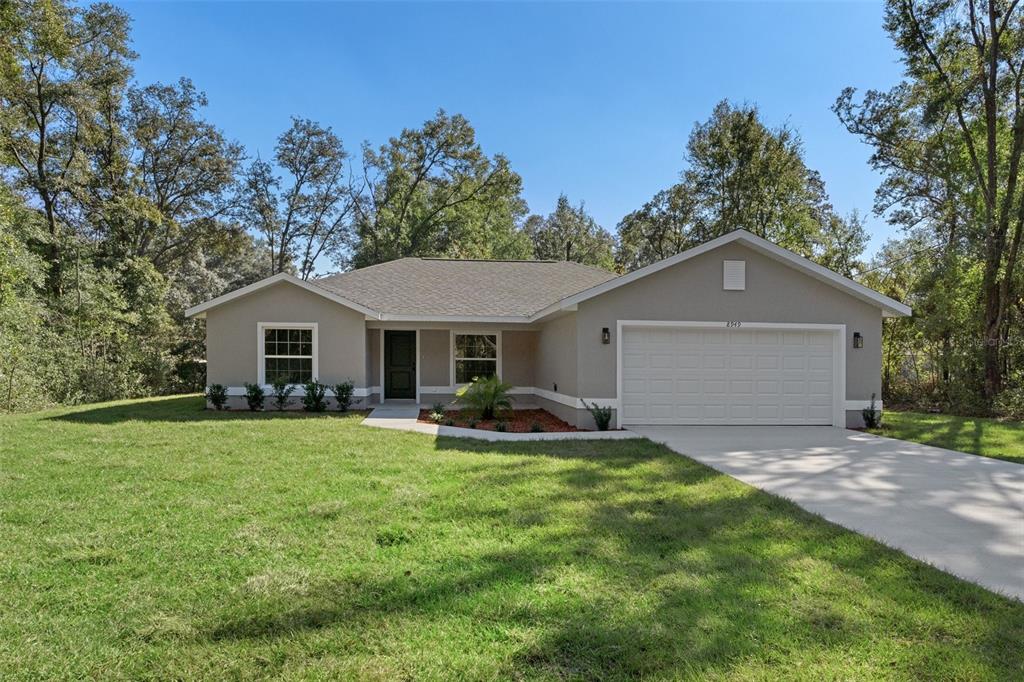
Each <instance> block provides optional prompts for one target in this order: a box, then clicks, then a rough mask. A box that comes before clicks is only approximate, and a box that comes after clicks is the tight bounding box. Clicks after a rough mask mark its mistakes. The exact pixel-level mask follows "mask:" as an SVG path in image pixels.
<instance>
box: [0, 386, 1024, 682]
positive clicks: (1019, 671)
mask: <svg viewBox="0 0 1024 682" xmlns="http://www.w3.org/2000/svg"><path fill="white" fill-rule="evenodd" d="M201 406H202V399H201V398H200V397H195V396H190V397H183V398H168V399H156V400H147V401H135V402H123V403H111V404H105V405H98V406H96V405H94V406H88V407H84V408H77V409H66V410H60V411H52V412H45V413H39V414H33V415H23V416H9V417H0V676H2V677H3V678H4V679H5V680H11V679H31V680H36V679H53V678H94V679H104V680H110V679H118V678H163V679H168V678H173V679H192V678H207V679H217V680H221V679H239V678H245V679H249V678H265V677H281V678H288V679H291V678H320V679H323V678H365V679H388V680H393V679H409V678H417V679H423V678H426V679H430V678H469V679H481V678H483V679H507V678H542V679H543V678H547V679H564V678H578V679H592V678H597V677H601V678H625V677H635V676H643V677H648V678H655V679H664V678H709V679H743V680H755V679H756V680H762V679H763V680H775V679H780V678H781V679H807V680H815V681H818V680H832V679H843V680H855V679H862V680H879V679H935V680H939V679H943V680H945V679H959V680H984V679H988V680H1000V681H1003V680H1011V679H1021V678H1022V677H1024V604H1021V603H1019V602H1013V601H1010V600H1008V599H1005V598H1002V597H999V596H996V595H994V594H992V593H989V592H987V591H985V590H984V589H982V588H980V587H976V586H973V585H970V584H968V583H964V582H961V581H959V580H957V579H955V578H952V577H950V576H948V575H946V574H944V573H941V572H939V571H937V570H934V569H932V568H929V567H928V566H925V565H923V564H921V563H918V562H916V561H914V560H912V559H909V558H908V557H906V556H904V555H902V554H900V553H898V552H895V551H891V550H888V549H886V548H884V547H882V546H880V545H878V544H877V543H875V542H872V541H870V540H868V539H865V538H863V537H861V536H858V535H856V534H853V533H850V532H847V531H845V530H842V529H840V528H838V527H836V526H832V525H830V524H828V523H826V522H824V521H822V520H820V519H818V518H817V517H814V516H812V515H810V514H807V513H804V512H802V511H800V510H799V509H798V508H797V507H795V506H793V505H792V504H789V503H787V502H785V501H783V500H781V499H778V498H775V497H771V496H769V495H767V494H764V493H760V492H758V491H756V490H754V489H753V488H750V487H748V486H745V485H743V484H741V483H739V482H737V481H734V480H733V479H730V478H728V477H726V476H724V475H720V474H717V473H715V472H714V471H712V470H710V469H707V468H705V467H703V466H701V465H699V464H697V463H695V462H693V461H690V460H687V459H685V458H682V457H679V456H677V455H674V454H672V453H671V452H669V451H668V450H666V449H664V448H662V447H660V446H656V445H653V444H651V443H649V442H646V441H617V442H616V441H607V442H585V441H582V442H580V441H578V442H567V443H550V442H548V443H545V442H537V443H522V444H518V443H501V444H494V443H484V442H480V441H465V440H454V439H437V440H435V439H433V438H431V437H428V436H425V435H421V434H412V433H401V432H390V431H379V430H373V429H369V428H366V427H361V426H359V420H360V417H358V416H347V417H342V416H338V415H302V414H285V415H280V414H265V415H250V414H244V413H209V412H204V411H202V410H201ZM890 417H895V415H890ZM897 423H898V422H897Z"/></svg>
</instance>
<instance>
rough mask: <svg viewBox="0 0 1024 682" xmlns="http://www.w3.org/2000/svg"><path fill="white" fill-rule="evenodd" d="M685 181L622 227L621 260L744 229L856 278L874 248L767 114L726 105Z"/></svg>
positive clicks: (692, 150)
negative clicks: (764, 119) (768, 122)
mask: <svg viewBox="0 0 1024 682" xmlns="http://www.w3.org/2000/svg"><path fill="white" fill-rule="evenodd" d="M684 162H685V168H684V170H683V171H682V173H681V174H680V182H679V183H678V184H676V185H673V186H672V187H670V188H668V189H666V190H662V191H661V192H658V193H657V194H656V195H655V196H654V198H653V199H651V200H650V201H649V202H647V203H646V204H644V205H643V206H642V207H641V208H640V209H638V210H637V211H634V212H633V213H630V214H629V215H627V216H626V217H624V218H623V219H622V221H621V222H620V223H619V251H618V255H617V262H618V264H619V267H620V268H622V269H624V270H632V269H635V268H638V267H642V266H644V265H647V264H649V263H652V262H654V261H656V260H660V259H661V258H665V257H666V256H669V255H672V254H673V253H678V252H679V251H681V250H684V249H686V248H690V247H692V246H696V245H698V244H701V243H703V242H706V241H708V240H711V239H714V238H715V237H718V236H721V235H723V234H726V233H728V232H731V231H733V230H735V229H738V228H743V229H745V230H748V231H750V232H752V233H754V234H756V235H758V236H759V237H763V238H765V239H768V240H769V241H772V242H775V243H776V244H779V245H780V246H784V247H786V248H788V249H790V250H792V251H795V252H797V253H799V254H801V255H803V256H806V257H808V258H813V259H815V260H817V261H819V262H821V263H822V264H823V265H826V266H828V267H833V268H836V269H838V270H839V271H841V272H843V274H850V273H851V272H852V270H853V269H854V266H855V261H856V258H857V257H858V256H859V255H860V253H861V252H862V251H863V250H864V246H865V243H866V241H867V239H866V235H865V233H864V229H863V225H862V223H861V221H860V220H859V218H858V217H857V216H851V217H848V218H843V217H840V216H838V215H836V213H835V211H834V210H833V208H832V206H831V204H830V203H829V200H828V195H827V194H826V192H825V184H824V182H823V181H822V179H821V176H820V175H819V174H818V173H817V172H816V171H814V170H811V169H810V168H808V167H807V165H806V163H805V162H804V155H803V146H802V143H801V141H800V137H799V135H798V134H797V133H796V132H795V131H794V130H792V129H791V128H789V127H788V126H780V127H778V128H774V129H772V128H769V127H767V126H766V125H765V124H764V123H763V122H762V121H761V119H760V116H759V114H758V110H757V107H755V106H753V105H734V104H731V103H730V102H727V101H723V102H720V103H719V104H718V105H717V106H716V107H715V109H714V111H713V112H712V114H711V117H710V118H709V119H708V120H707V121H704V122H703V123H698V124H696V125H695V126H694V128H693V131H692V132H691V133H690V138H689V141H688V142H687V145H686V155H685V159H684Z"/></svg>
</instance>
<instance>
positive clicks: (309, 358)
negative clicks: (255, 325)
mask: <svg viewBox="0 0 1024 682" xmlns="http://www.w3.org/2000/svg"><path fill="white" fill-rule="evenodd" d="M262 332H263V333H262V339H261V342H262V344H263V368H262V369H263V381H264V383H268V384H272V383H274V381H276V380H278V379H284V380H285V381H286V382H288V383H289V384H304V383H307V382H309V381H312V380H313V379H314V378H315V370H316V367H315V363H316V328H315V327H311V326H305V327H300V326H294V325H292V326H281V327H275V326H274V325H272V324H267V325H264V326H263V327H262Z"/></svg>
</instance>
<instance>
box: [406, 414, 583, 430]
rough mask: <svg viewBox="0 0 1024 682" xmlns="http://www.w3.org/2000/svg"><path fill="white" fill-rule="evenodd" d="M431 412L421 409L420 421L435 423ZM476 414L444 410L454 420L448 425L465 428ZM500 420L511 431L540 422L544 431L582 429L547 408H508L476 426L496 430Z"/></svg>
mask: <svg viewBox="0 0 1024 682" xmlns="http://www.w3.org/2000/svg"><path fill="white" fill-rule="evenodd" d="M430 413H431V410H420V416H419V421H420V422H421V423H423V424H434V423H435V422H434V420H433V419H431V418H430ZM475 414H476V413H475V412H472V411H469V410H445V412H444V416H445V419H451V420H452V421H453V422H454V423H453V424H447V425H448V426H458V427H461V428H464V429H468V428H469V424H468V423H467V420H468V419H469V418H470V417H473V416H474V415H475ZM499 421H504V422H505V424H506V426H507V427H508V428H506V429H505V430H506V431H508V432H509V433H530V432H531V431H532V430H533V425H534V424H540V426H541V429H542V430H543V431H545V432H550V433H559V432H565V431H580V430H581V429H578V428H576V427H575V426H570V425H569V424H567V423H566V422H564V421H562V420H561V419H559V418H558V417H556V416H555V415H553V414H551V413H550V412H548V411H547V410H506V411H504V412H502V413H500V414H499V415H498V419H489V420H487V421H479V422H477V425H476V428H478V429H480V430H482V431H496V430H497V429H495V428H494V425H495V424H496V423H497V422H499ZM441 425H442V426H444V425H446V423H445V422H443V421H442V422H441Z"/></svg>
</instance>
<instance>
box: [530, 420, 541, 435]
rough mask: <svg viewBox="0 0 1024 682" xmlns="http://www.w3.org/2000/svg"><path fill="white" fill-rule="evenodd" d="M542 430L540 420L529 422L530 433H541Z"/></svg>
mask: <svg viewBox="0 0 1024 682" xmlns="http://www.w3.org/2000/svg"><path fill="white" fill-rule="evenodd" d="M543 431H544V427H543V426H541V424H540V422H533V423H532V424H530V433H541V432H543Z"/></svg>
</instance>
